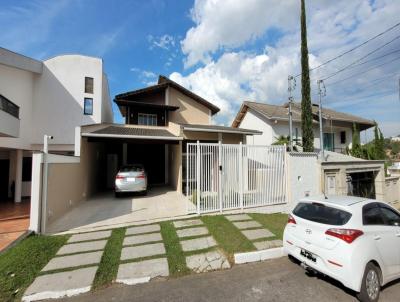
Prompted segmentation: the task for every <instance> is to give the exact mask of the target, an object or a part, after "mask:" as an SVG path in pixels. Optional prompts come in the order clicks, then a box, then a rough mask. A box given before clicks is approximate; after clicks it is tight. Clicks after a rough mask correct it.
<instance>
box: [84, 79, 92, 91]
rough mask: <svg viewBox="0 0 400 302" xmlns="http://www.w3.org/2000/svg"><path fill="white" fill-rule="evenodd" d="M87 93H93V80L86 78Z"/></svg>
mask: <svg viewBox="0 0 400 302" xmlns="http://www.w3.org/2000/svg"><path fill="white" fill-rule="evenodd" d="M85 93H93V78H89V77H85Z"/></svg>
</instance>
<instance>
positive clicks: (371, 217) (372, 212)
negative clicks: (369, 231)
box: [362, 203, 384, 225]
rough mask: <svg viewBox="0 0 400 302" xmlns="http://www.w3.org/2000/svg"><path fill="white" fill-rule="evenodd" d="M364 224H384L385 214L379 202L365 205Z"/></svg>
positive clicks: (363, 212)
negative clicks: (383, 214)
mask: <svg viewBox="0 0 400 302" xmlns="http://www.w3.org/2000/svg"><path fill="white" fill-rule="evenodd" d="M362 214H363V224H364V225H383V224H384V223H383V216H382V212H381V209H380V208H379V207H378V204H377V203H370V204H367V205H365V206H364V207H363V209H362Z"/></svg>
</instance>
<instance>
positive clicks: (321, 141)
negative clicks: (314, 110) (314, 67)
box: [317, 80, 326, 161]
mask: <svg viewBox="0 0 400 302" xmlns="http://www.w3.org/2000/svg"><path fill="white" fill-rule="evenodd" d="M317 84H318V94H319V106H318V115H319V148H320V152H321V158H322V161H325V155H324V136H323V129H322V128H323V126H322V97H323V96H325V95H326V88H325V84H324V81H323V80H318V81H317ZM321 86H322V87H321Z"/></svg>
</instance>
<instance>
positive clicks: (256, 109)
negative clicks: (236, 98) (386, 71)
mask: <svg viewBox="0 0 400 302" xmlns="http://www.w3.org/2000/svg"><path fill="white" fill-rule="evenodd" d="M292 108H293V110H292V120H293V130H292V131H293V133H292V137H293V141H294V144H295V143H296V142H299V143H301V140H302V131H301V105H300V103H294V104H293V106H292ZM318 109H319V106H318V105H317V104H312V113H313V125H314V126H313V130H314V148H315V150H316V151H318V150H319V149H320V132H319V117H318ZM322 118H323V119H322V122H323V144H324V150H328V151H332V152H338V153H345V151H346V148H347V147H349V145H350V144H351V142H352V136H353V124H355V125H356V126H357V129H358V130H359V131H364V130H366V129H369V128H371V127H373V126H374V125H375V123H374V121H371V120H368V119H365V118H362V117H358V116H354V115H352V114H348V113H344V112H339V111H335V110H332V109H329V108H322ZM232 127H234V128H246V129H255V130H259V131H261V132H262V134H261V135H258V136H254V137H251V138H249V140H248V143H249V144H255V145H271V144H273V143H274V142H275V141H276V140H277V139H278V137H279V136H282V135H283V136H285V137H286V136H289V109H288V104H284V105H271V104H265V103H256V102H243V104H242V106H241V107H240V109H239V112H238V113H237V115H236V117H235V119H234V120H233V122H232Z"/></svg>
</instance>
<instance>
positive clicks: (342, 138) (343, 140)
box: [340, 131, 346, 144]
mask: <svg viewBox="0 0 400 302" xmlns="http://www.w3.org/2000/svg"><path fill="white" fill-rule="evenodd" d="M340 143H341V144H345V143H346V131H340Z"/></svg>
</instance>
